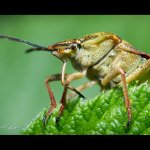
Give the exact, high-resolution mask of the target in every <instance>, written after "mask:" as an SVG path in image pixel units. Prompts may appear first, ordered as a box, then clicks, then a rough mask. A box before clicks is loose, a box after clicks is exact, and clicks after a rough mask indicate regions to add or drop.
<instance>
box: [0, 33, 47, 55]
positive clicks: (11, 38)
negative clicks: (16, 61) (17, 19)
mask: <svg viewBox="0 0 150 150" xmlns="http://www.w3.org/2000/svg"><path fill="white" fill-rule="evenodd" d="M0 38H1V39H8V40H11V41H15V42H20V43H24V44H26V45H30V46H33V47H34V48H31V49H28V50H26V53H29V52H31V51H36V50H37V51H38V50H43V51H49V50H48V48H47V47H44V46H41V45H38V44H34V43H31V42H29V41H26V40H22V39H19V38H15V37H11V36H7V35H0Z"/></svg>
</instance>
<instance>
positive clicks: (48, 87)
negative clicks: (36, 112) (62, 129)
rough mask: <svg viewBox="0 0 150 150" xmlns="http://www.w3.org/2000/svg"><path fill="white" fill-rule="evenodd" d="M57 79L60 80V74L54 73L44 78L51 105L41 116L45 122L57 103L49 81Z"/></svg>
mask: <svg viewBox="0 0 150 150" xmlns="http://www.w3.org/2000/svg"><path fill="white" fill-rule="evenodd" d="M57 80H61V74H54V75H51V76H49V77H48V78H47V79H46V80H45V84H46V88H47V90H48V93H49V97H50V101H51V106H50V109H49V110H48V111H47V113H46V115H45V116H44V117H43V120H42V121H43V123H44V124H46V121H47V119H48V117H49V116H50V115H51V113H52V111H53V110H54V109H55V108H56V106H57V104H56V100H55V97H54V94H53V92H52V90H51V87H50V85H49V82H51V81H57Z"/></svg>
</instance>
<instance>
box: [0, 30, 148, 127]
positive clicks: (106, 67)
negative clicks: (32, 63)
mask: <svg viewBox="0 0 150 150" xmlns="http://www.w3.org/2000/svg"><path fill="white" fill-rule="evenodd" d="M0 38H5V39H9V40H13V41H17V42H21V43H24V44H27V45H30V46H32V48H30V49H28V50H26V52H27V53H29V52H32V51H48V52H50V53H51V54H52V55H54V56H56V57H57V58H59V59H60V60H61V61H62V62H63V66H62V71H61V73H60V74H54V75H50V76H49V78H47V79H46V80H45V84H46V87H47V90H48V93H49V96H50V101H51V105H50V109H49V110H48V112H47V113H46V115H45V116H44V117H43V122H44V124H45V123H46V121H47V119H48V118H49V116H50V115H51V113H52V112H53V110H54V109H55V108H56V105H57V104H56V100H55V97H54V94H53V92H52V90H51V87H50V84H49V83H50V82H52V81H56V80H61V83H62V85H63V86H64V91H63V94H62V98H61V100H60V103H61V107H60V109H59V114H58V117H57V118H56V122H57V121H58V120H59V118H60V116H61V115H62V112H63V110H64V108H65V105H66V102H67V100H69V99H71V98H72V97H74V96H75V95H77V94H78V95H79V96H81V97H83V98H84V96H83V95H82V94H81V91H82V90H84V89H86V88H88V87H90V86H93V85H95V84H98V85H99V86H100V87H102V88H105V87H110V88H112V87H115V86H118V85H121V86H122V89H123V94H124V99H125V107H126V110H127V115H128V122H127V126H129V124H130V122H131V103H130V98H129V95H128V89H127V84H128V83H130V82H131V81H133V80H141V81H142V80H146V79H147V78H149V77H150V55H149V54H146V53H143V52H141V51H139V50H137V49H135V48H134V47H133V46H132V45H131V44H129V43H128V42H126V41H124V40H122V39H121V38H119V37H118V36H117V35H115V34H112V33H108V32H99V33H94V34H90V35H86V36H84V37H81V38H78V39H72V40H66V41H62V42H58V43H55V44H53V45H50V46H48V47H45V46H40V45H38V44H33V43H31V42H28V41H25V40H21V39H18V38H14V37H10V36H5V35H0ZM68 60H69V61H71V63H72V66H73V68H74V69H75V70H78V72H75V73H72V74H66V73H65V69H66V63H67V61H68ZM85 76H86V77H87V78H88V79H89V80H90V81H89V82H88V83H84V84H83V85H81V86H79V87H77V88H74V87H72V86H70V85H69V84H70V82H71V81H73V80H77V79H80V78H83V77H85ZM68 89H70V90H72V93H70V94H68V95H67V90H68Z"/></svg>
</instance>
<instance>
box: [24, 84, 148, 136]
mask: <svg viewBox="0 0 150 150" xmlns="http://www.w3.org/2000/svg"><path fill="white" fill-rule="evenodd" d="M148 84H149V83H148V82H145V83H142V84H140V85H138V83H131V84H130V85H129V86H128V91H129V96H130V99H131V105H132V107H131V109H132V121H131V124H130V126H129V127H126V124H127V112H126V108H125V104H124V97H123V92H122V88H121V87H116V88H112V89H110V90H107V91H103V92H100V94H99V95H98V96H96V97H95V98H93V99H90V100H88V99H87V100H84V99H80V98H77V99H74V100H70V101H69V102H68V104H67V106H66V109H65V110H64V113H63V115H62V117H61V118H60V120H59V122H58V123H56V122H55V121H56V116H57V115H58V109H59V107H60V106H59V107H57V109H56V110H55V111H54V112H53V114H52V115H51V116H50V118H49V120H48V123H47V125H46V126H44V125H43V123H42V118H43V116H44V114H45V113H46V111H47V110H48V109H47V108H44V109H43V110H42V111H41V112H40V113H39V114H38V115H37V117H36V118H35V119H34V120H33V121H32V122H31V123H30V124H29V125H28V126H27V127H26V128H25V129H24V130H23V131H22V134H27V135H28V134H108V135H111V134H119V135H122V134H123V135H124V134H134V135H138V134H150V86H149V85H148Z"/></svg>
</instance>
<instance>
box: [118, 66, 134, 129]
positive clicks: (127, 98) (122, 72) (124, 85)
mask: <svg viewBox="0 0 150 150" xmlns="http://www.w3.org/2000/svg"><path fill="white" fill-rule="evenodd" d="M118 71H119V72H120V74H121V79H122V85H123V94H124V98H125V106H126V110H127V113H128V122H127V127H128V126H129V125H130V122H131V103H130V99H129V95H128V88H127V83H126V76H125V72H124V70H123V69H122V68H118Z"/></svg>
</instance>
